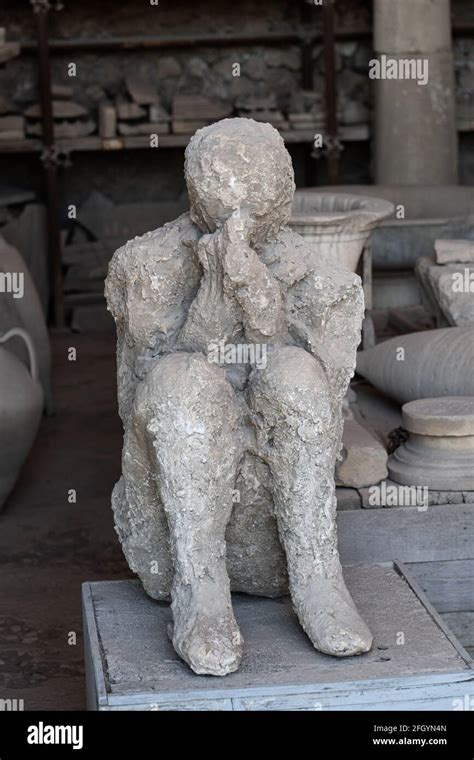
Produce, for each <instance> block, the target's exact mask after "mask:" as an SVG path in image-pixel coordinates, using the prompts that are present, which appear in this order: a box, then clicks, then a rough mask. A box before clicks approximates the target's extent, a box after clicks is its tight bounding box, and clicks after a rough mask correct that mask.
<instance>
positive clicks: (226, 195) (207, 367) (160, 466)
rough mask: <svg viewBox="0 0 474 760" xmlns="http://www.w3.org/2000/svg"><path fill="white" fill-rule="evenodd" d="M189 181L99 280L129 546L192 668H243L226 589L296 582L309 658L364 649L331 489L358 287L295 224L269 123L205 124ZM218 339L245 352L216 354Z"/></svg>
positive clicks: (283, 160)
mask: <svg viewBox="0 0 474 760" xmlns="http://www.w3.org/2000/svg"><path fill="white" fill-rule="evenodd" d="M185 173H186V181H187V185H188V192H189V198H190V203H191V211H190V213H189V214H183V215H182V216H181V217H179V218H178V219H177V220H175V221H174V222H171V223H170V224H166V225H165V226H164V227H162V228H160V229H157V230H153V231H151V232H149V233H147V234H145V235H143V236H142V237H139V238H135V239H134V240H131V241H129V242H128V243H127V244H126V245H125V246H123V247H122V248H120V249H119V250H118V251H117V252H116V253H115V255H114V257H113V259H112V261H111V264H110V268H109V275H108V278H107V282H106V296H107V301H108V306H109V310H110V311H111V313H112V315H113V317H114V319H115V322H116V326H117V374H118V398H119V411H120V415H121V418H122V422H123V426H124V447H123V457H122V477H121V478H120V480H119V482H118V483H117V485H116V486H115V489H114V492H113V496H112V503H113V509H114V514H115V523H116V529H117V532H118V535H119V537H120V540H121V542H122V546H123V549H124V553H125V555H126V558H127V560H128V562H129V565H130V567H131V569H132V570H133V571H134V572H136V573H137V574H138V576H139V577H140V579H141V581H142V583H143V586H144V588H145V590H146V591H147V593H148V594H149V595H150V596H152V597H153V598H155V599H161V600H166V599H169V598H171V609H172V614H173V625H172V626H170V630H169V634H170V636H171V637H172V641H173V645H174V647H175V649H176V651H177V652H178V653H179V654H180V656H181V657H182V658H183V659H184V660H185V661H186V662H187V663H188V664H189V665H190V666H191V668H192V669H193V670H194V671H195V672H196V673H199V674H212V675H225V674H227V673H230V672H232V671H234V670H236V669H237V668H238V667H239V663H240V660H241V656H242V647H243V641H242V636H241V634H240V631H239V629H238V626H237V623H236V620H235V617H234V614H233V610H232V604H231V596H230V591H231V589H232V590H236V591H243V592H248V593H252V594H260V595H266V596H277V595H280V594H284V593H286V592H287V591H288V589H289V591H290V593H291V596H292V601H293V605H294V608H295V611H296V613H297V615H298V618H299V621H300V623H301V625H302V627H303V629H304V630H305V631H306V633H307V634H308V636H309V638H310V639H311V641H312V642H313V644H314V646H315V647H316V648H317V649H319V650H320V651H322V652H325V653H328V654H332V655H336V656H347V655H353V654H359V653H362V652H365V651H367V650H368V649H370V647H371V643H372V637H371V634H370V632H369V630H368V628H367V626H366V625H365V623H364V622H363V620H362V619H361V618H360V616H359V614H358V612H357V610H356V608H355V606H354V604H353V602H352V599H351V597H350V595H349V593H348V591H347V589H346V586H345V584H344V580H343V577H342V572H341V566H340V562H339V555H338V551H337V536H336V524H335V515H336V496H335V485H334V468H335V464H336V460H337V457H338V455H339V451H340V448H341V434H342V413H341V404H342V400H343V398H344V396H345V394H346V391H347V388H348V384H349V380H350V378H351V376H352V374H353V371H354V365H355V355H356V349H357V345H358V342H359V339H360V329H361V322H362V317H363V295H362V289H361V286H360V280H359V278H358V277H357V276H356V275H355V274H353V273H352V272H350V271H348V270H346V269H342V268H338V267H337V266H329V265H328V264H327V263H325V262H324V261H322V260H320V258H319V257H318V253H317V250H313V249H312V248H309V247H308V246H307V245H306V244H305V242H304V241H303V240H302V239H301V238H300V237H298V236H297V235H295V234H294V233H293V232H292V231H291V230H290V229H289V228H288V226H287V225H288V220H289V215H290V209H291V203H292V199H293V194H294V179H293V171H292V166H291V160H290V157H289V154H288V152H287V151H286V149H285V146H284V143H283V140H282V139H281V137H280V135H279V134H278V132H277V131H276V130H274V129H273V128H272V127H271V126H270V125H269V124H264V123H257V122H254V121H252V120H251V119H225V120H223V121H221V122H217V123H216V124H213V125H212V126H209V127H205V128H204V129H201V130H199V131H198V132H197V133H196V135H195V136H194V137H193V139H192V140H191V141H190V143H189V146H188V148H187V150H186V159H185ZM229 346H230V347H231V348H232V347H233V348H234V349H235V348H236V347H239V346H240V347H242V346H244V347H246V348H247V349H248V351H249V353H248V355H247V356H245V355H244V354H242V353H241V354H238V353H234V357H233V358H231V359H230V360H227V359H226V358H225V356H224V354H223V352H224V349H226V347H227V348H228V347H229ZM219 347H220V349H222V351H221V353H220V354H219V352H218V351H217V349H219ZM211 349H212V351H213V352H214V354H215V353H216V351H217V359H216V358H215V356H214V358H212V359H211ZM252 350H253V351H254V359H253V360H252V358H251V357H252V354H251V351H252ZM257 354H258V356H259V357H260V359H261V361H257V360H256V359H255V357H256V356H257Z"/></svg>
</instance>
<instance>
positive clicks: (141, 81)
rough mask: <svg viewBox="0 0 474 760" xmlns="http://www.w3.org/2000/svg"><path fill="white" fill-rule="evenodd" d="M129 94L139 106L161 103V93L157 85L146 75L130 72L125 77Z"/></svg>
mask: <svg viewBox="0 0 474 760" xmlns="http://www.w3.org/2000/svg"><path fill="white" fill-rule="evenodd" d="M125 84H126V86H127V91H128V94H129V95H130V97H131V99H132V100H133V101H134V103H138V105H139V106H149V105H152V104H154V103H159V100H160V99H159V95H158V92H157V89H156V86H155V85H154V84H153V82H151V81H150V80H149V79H147V78H146V77H143V76H141V75H140V74H136V73H133V74H128V75H127V76H126V78H125Z"/></svg>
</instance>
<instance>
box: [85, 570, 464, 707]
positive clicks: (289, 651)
mask: <svg viewBox="0 0 474 760" xmlns="http://www.w3.org/2000/svg"><path fill="white" fill-rule="evenodd" d="M345 576H346V580H347V584H348V587H349V589H350V591H351V593H352V595H353V598H354V600H355V602H356V604H357V606H358V608H359V610H360V612H361V613H362V615H363V616H364V618H365V620H366V621H367V623H368V624H369V626H370V628H371V630H372V632H373V634H374V646H373V649H372V651H371V652H369V653H368V654H365V655H361V656H359V657H351V658H335V657H330V656H327V655H323V654H321V653H319V652H317V651H316V650H315V649H314V648H313V646H312V645H311V642H310V641H309V639H308V638H307V637H306V635H305V634H304V632H303V631H302V629H301V627H300V626H299V624H298V621H297V619H296V617H295V615H294V613H293V610H292V607H291V602H290V600H289V599H288V598H283V599H262V598H256V597H250V596H245V595H239V594H237V595H234V597H233V601H234V609H235V614H236V617H237V620H238V623H239V625H240V628H241V631H242V633H243V636H244V640H245V654H244V658H243V662H242V666H241V669H240V670H239V672H238V673H233V674H232V675H229V676H225V677H224V678H217V677H213V676H196V675H195V674H193V673H192V672H191V671H190V669H189V668H188V666H187V665H186V664H185V663H183V662H182V661H181V660H180V659H179V657H178V656H177V655H176V653H175V652H174V650H173V648H172V646H171V643H170V641H169V640H168V637H167V634H166V625H167V623H168V622H169V620H170V618H171V612H170V608H169V605H167V604H165V603H160V602H154V601H152V600H151V599H149V598H148V597H147V596H146V594H145V593H144V591H143V590H142V588H141V585H140V583H139V581H128V580H127V581H114V582H106V583H86V584H84V586H83V601H84V632H85V637H84V638H85V651H86V670H87V687H88V706H89V709H91V710H295V709H296V710H425V709H431V710H432V709H435V710H436V709H439V710H453V709H456V708H457V705H458V709H461V705H465V704H466V700H467V701H468V702H469V701H471V702H470V703H472V704H474V679H473V675H474V673H473V670H472V669H471V660H470V657H469V655H468V654H467V653H466V652H465V650H463V648H462V647H461V645H460V644H459V643H458V642H457V640H456V639H455V638H454V636H453V635H452V634H451V633H450V631H449V629H447V628H446V626H445V624H444V623H443V621H442V620H441V619H440V617H439V616H438V615H437V613H436V612H435V611H434V610H433V608H432V607H431V606H430V604H429V602H428V601H427V600H426V599H425V598H424V595H423V593H422V592H418V589H417V588H416V584H415V583H414V581H412V579H411V578H410V575H409V573H408V571H407V570H406V569H405V568H404V567H403V566H402V565H400V564H395V565H391V564H390V565H353V566H350V567H348V568H346V570H345ZM457 700H458V701H457Z"/></svg>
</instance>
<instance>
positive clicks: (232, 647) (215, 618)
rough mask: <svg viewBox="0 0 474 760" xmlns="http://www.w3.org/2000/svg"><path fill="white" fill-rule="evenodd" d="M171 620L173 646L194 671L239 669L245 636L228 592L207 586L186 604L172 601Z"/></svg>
mask: <svg viewBox="0 0 474 760" xmlns="http://www.w3.org/2000/svg"><path fill="white" fill-rule="evenodd" d="M212 591H214V593H212ZM223 597H224V598H223ZM225 597H228V599H226V598H225ZM173 621H174V622H173V629H172V641H173V646H174V648H175V650H176V652H177V653H178V654H179V656H180V657H181V658H182V659H183V660H184V661H185V662H187V663H188V665H189V666H190V667H191V668H192V670H193V671H194V672H195V673H197V674H198V675H211V676H225V675H227V674H228V673H233V672H234V671H236V670H237V669H238V667H239V665H240V662H241V659H242V651H243V643H244V640H243V638H242V634H241V633H240V631H239V628H238V625H237V622H236V620H235V617H234V613H233V611H232V606H231V601H230V593H228V594H223V593H222V590H221V589H214V590H212V589H209V588H207V589H206V593H204V594H202V593H200V594H198V595H197V596H196V595H193V596H192V597H191V598H190V599H188V603H187V605H186V606H182V605H176V604H175V602H174V601H173Z"/></svg>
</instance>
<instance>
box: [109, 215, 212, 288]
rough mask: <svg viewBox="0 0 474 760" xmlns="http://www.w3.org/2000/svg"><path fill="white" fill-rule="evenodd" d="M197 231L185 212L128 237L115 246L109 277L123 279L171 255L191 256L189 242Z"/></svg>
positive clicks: (164, 262) (171, 258)
mask: <svg viewBox="0 0 474 760" xmlns="http://www.w3.org/2000/svg"><path fill="white" fill-rule="evenodd" d="M201 234H202V233H201V232H200V231H199V229H198V228H197V227H196V226H195V225H194V224H193V223H192V221H191V219H190V217H189V213H184V214H181V216H179V217H178V218H177V219H175V220H174V221H172V222H168V223H167V224H164V225H163V226H162V227H158V228H157V229H155V230H150V231H149V232H145V234H144V235H139V236H138V237H135V238H133V239H132V240H128V241H127V242H126V243H125V244H124V245H122V246H121V247H120V248H118V249H117V250H116V251H115V253H114V255H113V256H112V258H111V260H110V264H109V277H111V276H112V277H119V278H120V279H125V280H127V279H129V278H130V277H132V278H134V277H135V276H136V275H137V273H138V272H139V271H143V269H144V268H146V269H148V270H150V268H154V267H156V266H158V267H160V266H163V264H166V262H170V261H172V260H173V259H176V258H179V257H182V256H192V255H193V253H192V244H193V242H194V241H196V240H198V239H199V237H200V235H201Z"/></svg>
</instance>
